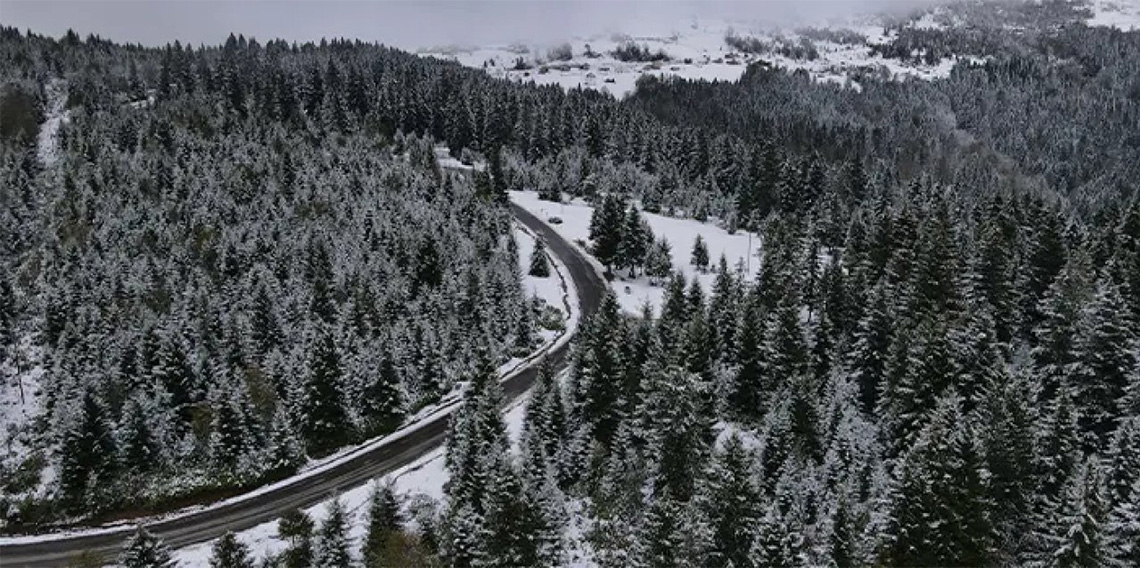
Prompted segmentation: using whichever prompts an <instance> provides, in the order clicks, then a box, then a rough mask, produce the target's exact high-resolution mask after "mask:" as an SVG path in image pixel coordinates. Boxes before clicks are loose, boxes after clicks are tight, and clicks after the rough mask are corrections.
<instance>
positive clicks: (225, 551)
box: [210, 532, 254, 568]
mask: <svg viewBox="0 0 1140 568" xmlns="http://www.w3.org/2000/svg"><path fill="white" fill-rule="evenodd" d="M253 565H254V564H253V559H251V558H250V557H249V547H247V546H246V545H245V544H244V543H242V542H241V541H239V540H238V539H237V537H236V536H234V533H233V532H226V534H224V535H222V537H221V538H219V539H218V540H217V541H215V542H214V545H213V547H211V551H210V568H253Z"/></svg>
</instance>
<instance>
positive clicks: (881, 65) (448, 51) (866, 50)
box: [420, 18, 957, 98]
mask: <svg viewBox="0 0 1140 568" xmlns="http://www.w3.org/2000/svg"><path fill="white" fill-rule="evenodd" d="M916 25H920V26H926V27H931V26H936V25H937V24H935V23H934V22H933V20H931V21H927V20H920V21H919V22H917V23H916ZM821 26H826V27H833V28H834V29H844V30H851V31H854V32H857V33H859V34H861V35H863V36H864V37H866V39H867V41H866V43H863V44H841V43H835V42H831V41H816V42H814V45H815V47H816V49H817V50H818V52H819V57H818V58H817V59H814V60H806V59H793V58H789V57H785V56H783V55H779V54H776V53H771V54H765V55H754V54H747V53H739V52H734V50H733V49H732V48H731V47H729V46H728V45H727V44H726V43H725V37H726V36H728V35H735V36H738V37H744V38H757V39H760V40H762V41H765V42H769V43H770V42H772V41H773V40H775V39H777V38H779V39H780V41H782V42H784V43H795V42H797V41H798V40H799V36H798V35H797V34H796V33H795V32H794V31H791V30H786V29H779V28H773V27H771V26H765V25H758V24H756V23H750V22H729V21H721V20H708V21H703V22H692V23H690V24H688V25H683V26H676V27H674V28H672V29H662V30H659V33H650V34H640V35H632V34H631V35H622V34H610V35H600V36H593V37H589V38H575V39H572V40H570V41H568V42H566V43H567V44H569V46H570V49H571V53H572V54H573V56H572V57H571V58H570V59H569V60H557V59H555V58H553V57H552V54H551V50H552V49H553V47H555V46H556V45H557V44H551V45H533V46H532V45H498V46H484V47H470V46H450V47H444V48H432V49H425V50H421V51H420V55H422V56H430V57H438V58H443V59H452V60H455V61H457V62H459V63H460V64H462V65H465V66H468V67H475V68H482V69H485V70H486V71H487V73H489V74H491V75H492V76H495V77H503V78H507V79H510V80H513V81H520V82H533V83H535V84H538V85H559V86H561V87H563V88H567V89H571V88H577V87H582V88H589V89H598V90H603V91H607V92H610V93H612V94H613V95H614V96H615V97H618V98H622V97H624V96H625V95H627V94H629V93H631V92H633V90H634V89H635V88H636V84H637V80H638V79H639V78H640V77H641V76H643V75H656V76H677V77H682V78H687V79H705V80H709V81H714V80H715V81H736V80H737V79H739V78H740V76H741V75H743V74H744V70H745V68H746V67H747V65H748V64H750V63H753V62H757V61H765V62H767V63H769V64H770V65H773V66H776V67H782V68H785V69H789V70H796V69H803V70H805V71H807V72H808V73H809V74H810V75H811V76H812V77H814V78H815V79H816V80H818V81H828V82H835V83H838V84H841V85H847V86H850V87H851V88H854V89H859V86H858V84H856V83H853V82H850V81H849V76H850V73H851V72H852V71H855V70H857V69H872V70H880V69H882V70H885V71H886V73H887V74H888V76H891V77H896V78H905V77H917V78H921V79H928V80H929V79H935V78H939V77H946V76H948V75H949V74H950V70H951V69H952V68H953V67H954V65H955V63H957V60H956V59H943V60H942V61H939V62H938V63H937V64H935V65H923V64H914V63H909V62H900V61H898V60H894V59H885V58H883V57H880V56H876V55H872V54H871V47H870V46H871V45H874V44H879V43H885V42H887V41H890V40H891V34H890V33H888V32H887V31H886V29H885V28H884V26H883V25H881V24H879V23H877V21H876V20H874V19H869V18H864V19H862V20H845V21H839V22H830V23H828V24H823V23H822V22H821ZM626 42H632V43H635V44H637V45H643V46H645V47H647V48H648V49H649V50H650V51H651V52H657V51H658V50H660V51H663V52H665V54H666V55H668V60H667V61H661V62H657V63H639V62H623V61H620V60H618V59H616V58H615V57H614V56H613V55H612V53H611V52H612V51H613V50H614V49H615V48H617V47H618V46H620V45H622V44H624V43H626ZM587 46H589V52H588V51H587ZM587 53H592V54H593V55H592V56H588V55H587ZM520 59H521V62H522V63H523V66H525V67H526V68H518V69H516V62H519V60H520Z"/></svg>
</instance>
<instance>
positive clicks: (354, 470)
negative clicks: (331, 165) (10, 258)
mask: <svg viewBox="0 0 1140 568" xmlns="http://www.w3.org/2000/svg"><path fill="white" fill-rule="evenodd" d="M511 210H512V212H513V213H514V215H515V217H516V218H517V219H518V220H519V221H520V222H521V223H522V224H523V225H525V226H526V227H527V228H529V229H530V230H531V231H533V232H534V233H535V234H536V235H539V236H541V237H542V238H543V239H544V240H545V241H546V244H547V249H548V250H549V251H550V253H551V254H553V255H554V256H556V257H558V259H559V260H560V261H561V262H562V263H563V264H564V265H565V266H566V269H567V271H568V272H569V275H570V278H571V279H572V280H573V282H574V287H575V288H576V289H577V292H578V305H579V308H580V312H579V318H581V320H580V321H585V319H586V318H589V317H590V316H591V315H592V314H593V313H594V312H595V311H596V310H597V308H598V305H599V304H600V303H601V298H602V295H603V294H604V292H605V290H606V283H605V281H604V280H603V279H602V277H601V276H600V275H599V274H598V272H597V270H595V269H594V266H593V265H592V264H591V263H590V261H589V260H588V259H587V258H586V257H585V256H584V255H583V254H582V252H581V251H580V250H579V249H578V248H577V247H575V246H574V245H572V244H570V243H568V242H566V241H565V239H563V238H562V237H561V236H560V235H558V233H556V232H555V231H554V230H553V229H551V228H550V226H548V225H547V224H546V223H544V222H543V221H542V220H540V219H538V218H537V217H535V216H534V215H533V214H531V213H530V212H528V211H526V210H525V209H523V208H522V207H519V206H518V205H515V204H511ZM569 351H570V343H569V342H568V341H566V342H562V343H561V344H559V345H557V346H556V347H554V348H553V349H551V350H550V351H549V352H548V353H547V355H546V357H545V358H546V359H549V360H550V361H551V362H553V363H554V364H555V366H556V367H557V368H561V367H563V366H565V365H566V364H567V361H568V354H569ZM539 359H541V358H539ZM536 362H537V361H536ZM537 375H538V365H537V364H532V365H530V366H529V367H526V368H525V369H523V370H521V371H518V372H516V373H514V374H513V375H511V376H509V377H508V378H506V379H504V380H503V382H502V387H503V394H504V401H506V403H509V402H511V401H514V400H515V399H517V398H518V397H519V396H521V395H522V394H523V393H525V392H526V391H527V390H529V389H530V387H531V385H533V384H534V380H535V378H536V377H537ZM454 408H455V407H454V406H453V407H452V409H454ZM450 415H451V412H440V413H438V414H436V415H433V416H431V417H429V418H427V419H425V420H424V421H422V422H419V423H417V424H416V426H415V427H414V428H409V429H408V431H407V432H404V433H400V432H397V433H396V434H394V435H393V436H391V437H390V438H391V439H390V441H387V442H385V443H380V444H377V445H376V446H374V447H371V448H368V449H367V450H365V451H360V452H357V453H356V454H355V455H352V456H351V457H349V458H347V459H344V460H343V461H340V462H337V463H335V464H334V465H332V466H331V467H328V468H326V469H325V470H324V471H322V472H320V473H316V474H310V475H304V476H298V477H295V478H291V479H289V480H286V481H284V482H279V483H277V484H275V485H273V486H270V487H269V488H265V489H261V490H257V491H254V492H253V494H251V495H248V496H246V497H245V498H240V499H235V500H232V501H227V502H224V503H222V504H218V505H214V506H210V507H207V508H204V509H202V510H200V511H194V512H190V513H184V514H179V515H177V516H172V517H170V518H167V519H162V520H156V521H154V522H153V523H150V524H148V525H147V528H148V529H149V530H150V531H152V532H154V533H156V534H158V535H159V536H161V537H162V538H163V539H164V540H165V541H166V543H167V544H168V545H169V546H171V547H172V548H182V547H184V546H188V545H191V544H196V543H199V542H205V541H208V540H211V539H214V538H218V537H219V536H221V535H222V534H224V533H225V532H226V531H239V530H243V529H247V528H250V527H253V526H256V525H258V524H261V523H264V522H268V521H271V520H273V519H275V518H277V517H280V516H281V515H282V514H283V513H285V512H287V511H289V510H291V509H294V508H297V507H309V506H312V505H315V504H317V503H319V502H321V501H323V500H325V499H328V497H329V496H330V495H333V494H336V493H343V492H345V491H348V490H349V489H352V488H354V487H359V486H360V485H363V484H365V483H367V482H369V481H370V480H372V479H376V478H379V477H382V476H383V475H385V474H387V473H390V472H392V471H393V470H395V469H397V468H399V467H401V466H403V465H406V464H408V463H411V462H412V461H413V460H415V459H416V458H418V457H420V456H422V455H423V454H425V453H427V452H429V451H431V450H432V449H434V448H436V447H438V446H440V445H442V444H443V443H444V442H445V439H446V436H447V423H448V419H449V417H450ZM133 530H134V528H133V527H132V526H117V527H113V528H106V529H103V530H93V531H88V532H82V533H76V534H71V535H69V534H58V535H45V536H42V537H36V538H28V539H12V540H14V542H12V543H10V544H0V566H2V567H3V568H15V567H18V566H19V567H25V566H26V567H31V568H39V567H51V566H65V565H67V564H68V563H69V561H70V560H72V559H73V558H75V557H76V556H77V555H79V554H82V553H88V554H94V555H97V556H99V557H102V558H113V557H114V556H115V555H116V554H117V553H118V551H119V548H120V546H121V545H122V543H123V541H124V540H125V539H126V538H127V536H129V534H130V533H131V532H132V531H133Z"/></svg>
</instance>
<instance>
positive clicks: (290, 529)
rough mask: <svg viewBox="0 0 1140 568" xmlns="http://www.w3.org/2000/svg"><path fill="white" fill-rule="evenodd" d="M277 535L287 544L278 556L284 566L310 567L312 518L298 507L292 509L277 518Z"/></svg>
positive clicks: (311, 561) (311, 562)
mask: <svg viewBox="0 0 1140 568" xmlns="http://www.w3.org/2000/svg"><path fill="white" fill-rule="evenodd" d="M277 537H278V538H280V539H282V540H285V541H286V542H287V543H288V544H287V546H286V547H285V550H283V551H282V552H281V555H280V556H279V557H278V559H277V560H278V562H280V564H281V565H282V566H284V567H286V568H310V567H311V566H312V565H313V519H312V518H310V517H309V515H308V514H306V513H305V512H304V511H302V510H300V509H293V510H292V511H289V512H288V513H285V514H284V515H282V516H281V518H280V519H278V520H277Z"/></svg>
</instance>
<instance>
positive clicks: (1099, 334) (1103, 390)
mask: <svg viewBox="0 0 1140 568" xmlns="http://www.w3.org/2000/svg"><path fill="white" fill-rule="evenodd" d="M1126 314H1127V309H1126V306H1125V305H1124V302H1123V300H1122V299H1121V297H1120V293H1119V291H1118V290H1117V289H1116V288H1115V287H1114V286H1112V285H1108V284H1102V285H1101V286H1100V288H1099V289H1098V291H1097V292H1096V295H1095V296H1094V298H1093V300H1092V303H1091V304H1090V305H1089V306H1088V308H1087V309H1086V311H1085V314H1084V315H1083V318H1082V324H1081V326H1080V327H1079V331H1078V334H1077V338H1076V339H1075V345H1074V352H1075V357H1074V358H1075V359H1076V363H1075V366H1074V368H1072V369H1070V370H1069V376H1070V377H1071V379H1070V380H1072V381H1073V383H1074V386H1075V388H1076V392H1077V402H1078V404H1079V406H1080V409H1081V419H1082V420H1081V429H1082V430H1083V431H1084V433H1085V436H1086V447H1087V448H1103V447H1104V446H1105V444H1106V443H1107V441H1108V437H1109V436H1110V435H1111V433H1112V431H1113V430H1115V429H1116V422H1117V419H1118V418H1119V417H1120V415H1121V411H1120V408H1119V404H1120V402H1121V400H1122V399H1123V398H1124V395H1125V393H1126V390H1127V388H1128V384H1129V376H1130V374H1131V373H1132V372H1133V371H1134V370H1135V367H1136V356H1135V351H1134V345H1133V344H1134V342H1135V338H1134V335H1133V333H1132V331H1131V329H1130V327H1129V325H1128V324H1127V323H1126V321H1125V320H1124V317H1126Z"/></svg>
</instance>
